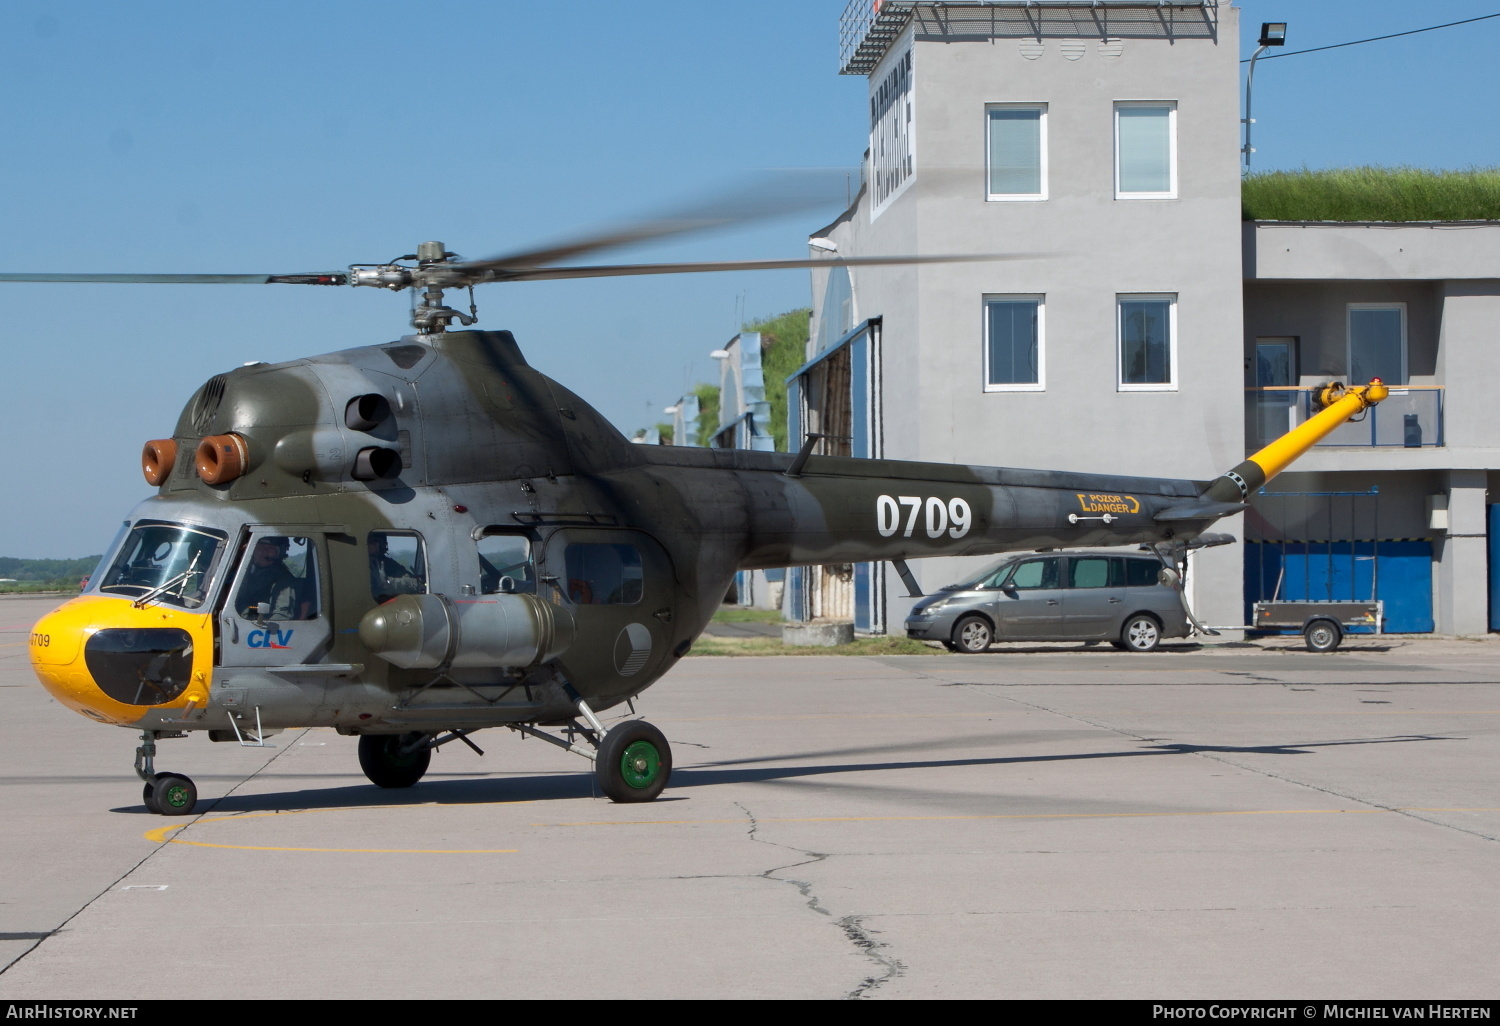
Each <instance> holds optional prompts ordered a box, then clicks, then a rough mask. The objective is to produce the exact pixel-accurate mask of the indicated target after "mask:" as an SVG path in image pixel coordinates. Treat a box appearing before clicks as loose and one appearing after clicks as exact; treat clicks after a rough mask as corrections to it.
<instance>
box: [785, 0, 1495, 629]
mask: <svg viewBox="0 0 1500 1026" xmlns="http://www.w3.org/2000/svg"><path fill="white" fill-rule="evenodd" d="M1238 16H1239V11H1238V10H1237V9H1235V8H1233V7H1231V6H1229V4H1228V3H1227V2H1216V0H1204V2H1198V0H1192V2H1187V0H1182V2H1174V0H1164V2H1160V3H1158V2H1156V0H1150V2H1140V0H1136V2H1128V0H1121V2H1103V0H1101V2H1091V3H1080V2H1069V0H1031V2H1010V0H993V2H982V0H974V2H964V3H958V2H952V0H949V2H933V0H885V2H883V3H878V4H873V5H872V4H870V3H869V2H868V0H856V2H854V3H851V4H850V6H849V9H848V10H847V11H846V13H845V17H844V20H843V25H842V39H843V51H844V52H843V68H842V70H843V71H844V73H848V74H864V75H867V76H868V79H869V83H870V107H869V130H870V149H869V152H868V153H867V154H866V161H865V168H864V175H863V182H862V188H861V190H860V192H859V194H858V196H857V197H856V198H855V200H854V202H853V204H852V205H851V206H850V208H849V209H848V210H847V211H846V212H845V213H844V214H843V215H841V217H840V218H839V219H838V220H837V221H835V222H834V223H833V224H831V225H828V226H827V227H825V228H823V229H821V230H820V231H818V232H816V233H814V235H813V237H812V243H811V247H810V252H811V253H812V254H813V255H814V256H815V257H819V258H822V259H823V260H825V261H826V269H824V268H822V267H820V268H819V269H818V270H816V271H815V272H814V274H813V330H812V332H811V341H810V343H809V351H808V363H807V365H806V366H804V367H803V368H802V369H801V370H799V371H798V372H797V373H796V374H795V375H794V376H793V377H792V379H791V380H790V381H789V383H788V386H789V394H788V402H789V427H790V438H791V441H792V448H793V449H795V448H797V446H798V445H799V444H800V441H801V439H803V438H804V437H805V436H806V435H807V434H809V433H818V434H822V435H825V436H826V437H825V440H824V441H823V443H822V447H821V448H820V449H819V450H818V451H823V452H828V453H834V454H843V455H853V456H872V457H885V458H891V459H912V460H930V461H937V462H956V463H975V464H985V465H999V466H1015V467H1038V468H1049V469H1060V470H1073V471H1086V472H1087V471H1092V472H1103V473H1119V474H1140V475H1151V476H1170V477H1189V478H1199V479H1209V478H1212V477H1214V476H1216V475H1217V474H1219V473H1221V472H1223V471H1224V470H1225V469H1227V468H1229V467H1232V466H1234V465H1235V464H1236V463H1238V462H1239V461H1240V460H1241V459H1243V458H1244V457H1245V455H1246V454H1247V453H1248V452H1253V451H1255V449H1257V448H1259V447H1260V445H1261V444H1262V442H1263V441H1265V440H1268V439H1269V438H1270V437H1274V436H1275V435H1277V434H1280V433H1282V432H1284V431H1285V430H1287V429H1288V428H1289V427H1291V426H1293V425H1295V424H1296V423H1297V422H1298V421H1299V420H1300V419H1302V418H1304V417H1305V416H1306V415H1307V414H1308V412H1309V409H1310V407H1309V398H1310V394H1311V388H1310V386H1312V385H1314V384H1323V383H1326V382H1328V381H1330V380H1335V379H1337V380H1344V381H1348V380H1350V379H1351V377H1352V379H1353V380H1355V381H1356V382H1357V383H1363V382H1364V381H1366V380H1368V378H1369V377H1372V376H1379V377H1382V378H1383V380H1385V381H1386V382H1387V383H1388V384H1390V385H1391V386H1393V388H1394V393H1393V395H1392V397H1391V399H1389V400H1387V401H1386V403H1385V404H1383V405H1382V406H1381V407H1380V408H1378V409H1377V410H1376V411H1372V412H1371V413H1370V414H1369V415H1368V416H1367V417H1366V418H1365V419H1364V420H1362V421H1361V422H1360V423H1358V424H1350V425H1348V426H1346V427H1345V428H1342V429H1340V431H1339V432H1337V433H1336V434H1335V435H1334V436H1333V437H1331V438H1330V439H1328V440H1327V442H1326V443H1325V444H1323V445H1320V446H1319V447H1317V449H1315V450H1314V452H1312V453H1310V454H1309V455H1307V456H1305V457H1304V458H1303V459H1302V460H1301V461H1299V463H1298V464H1297V465H1296V468H1295V469H1296V473H1288V474H1286V475H1283V476H1282V477H1280V478H1278V479H1276V481H1274V482H1272V484H1271V486H1270V487H1268V488H1267V489H1265V490H1264V491H1265V494H1262V495H1258V496H1256V497H1255V498H1254V502H1253V505H1254V508H1253V509H1252V510H1251V512H1250V513H1248V514H1246V515H1245V516H1243V517H1236V518H1233V519H1232V520H1228V521H1225V522H1223V524H1222V525H1221V529H1222V530H1226V531H1228V532H1230V533H1232V534H1233V535H1234V536H1235V537H1237V538H1240V539H1241V540H1242V541H1243V542H1244V544H1242V545H1236V546H1227V547H1223V548H1217V549H1210V550H1205V551H1202V552H1200V553H1198V554H1196V555H1195V556H1194V557H1193V558H1194V562H1193V564H1192V567H1191V573H1190V577H1189V583H1190V598H1191V600H1192V602H1193V605H1194V608H1195V611H1196V612H1197V614H1198V615H1199V617H1200V619H1201V620H1203V621H1204V622H1207V623H1213V624H1225V625H1229V624H1241V623H1245V622H1247V621H1246V616H1247V612H1248V604H1249V603H1250V602H1252V601H1254V600H1255V599H1258V598H1271V597H1277V596H1279V597H1282V598H1369V597H1379V598H1381V599H1382V600H1383V601H1384V602H1385V604H1386V627H1387V629H1388V630H1391V631H1401V632H1423V631H1432V630H1437V631H1439V632H1441V633H1448V634H1477V633H1482V632H1483V631H1485V630H1486V629H1488V628H1489V627H1490V612H1489V610H1490V605H1491V603H1490V602H1489V594H1490V591H1491V590H1492V589H1491V583H1490V577H1489V572H1488V563H1489V560H1488V552H1489V546H1490V535H1491V532H1490V531H1489V529H1488V523H1489V520H1490V519H1492V517H1491V513H1492V511H1491V509H1490V506H1489V503H1488V495H1489V488H1490V485H1491V483H1492V481H1494V479H1495V475H1496V472H1497V468H1500V422H1497V421H1496V418H1494V417H1492V416H1489V412H1490V410H1489V400H1488V399H1487V397H1486V396H1485V392H1486V390H1487V386H1488V383H1489V382H1491V381H1495V380H1497V378H1496V377H1495V376H1494V375H1493V374H1492V371H1493V370H1497V369H1500V368H1494V367H1492V366H1491V364H1493V363H1495V362H1497V361H1500V348H1497V346H1496V340H1495V339H1494V337H1493V336H1494V333H1495V328H1494V327H1493V326H1494V325H1496V324H1497V323H1500V316H1497V315H1500V226H1497V225H1496V224H1495V223H1492V222H1486V223H1476V224H1451V223H1450V224H1443V225H1401V226H1396V225H1348V224H1342V225H1326V224H1324V225H1310V224H1291V223H1268V222H1259V223H1245V222H1243V221H1242V219H1241V205H1240V167H1239V157H1240V151H1239V142H1240V137H1239V132H1240V120H1239V118H1240V112H1239V83H1240V75H1239V26H1238ZM875 254H881V255H890V254H914V255H922V256H931V255H941V254H998V255H1006V256H1009V257H1012V258H1013V259H1006V260H972V261H968V262H961V263H926V264H908V265H899V266H892V267H847V266H844V265H842V264H841V263H840V262H839V258H840V257H841V256H865V255H875ZM1496 483H1500V482H1496ZM1497 533H1500V532H1497ZM1496 562H1497V563H1500V560H1497V561H1496ZM912 569H913V571H914V572H915V573H916V575H917V578H918V581H919V582H920V584H921V586H922V587H923V589H924V590H932V589H934V588H936V587H939V586H941V585H943V584H945V583H948V582H950V581H953V580H956V579H958V578H959V577H960V575H962V574H964V573H966V572H968V571H969V570H971V569H974V566H973V561H971V560H962V559H934V560H923V561H919V562H915V563H913V564H912ZM1494 590H1496V591H1500V588H1497V589H1494ZM912 601H913V600H912V599H910V598H908V597H907V596H906V589H905V588H904V587H903V586H902V585H901V584H900V582H899V579H898V578H897V577H896V575H895V573H894V571H893V570H892V569H891V568H890V567H888V566H886V565H884V564H864V565H855V566H836V567H823V568H806V569H805V570H801V571H794V572H791V573H789V574H788V578H787V582H786V590H785V600H784V609H785V611H786V613H787V615H788V616H789V617H790V618H793V619H802V618H829V619H853V620H854V621H855V623H856V626H857V627H858V628H859V629H861V630H865V631H875V632H879V631H887V630H889V631H899V630H900V629H901V621H902V620H903V619H904V617H905V613H906V610H907V609H908V608H909V607H910V604H911V602H912ZM1497 606H1500V603H1497Z"/></svg>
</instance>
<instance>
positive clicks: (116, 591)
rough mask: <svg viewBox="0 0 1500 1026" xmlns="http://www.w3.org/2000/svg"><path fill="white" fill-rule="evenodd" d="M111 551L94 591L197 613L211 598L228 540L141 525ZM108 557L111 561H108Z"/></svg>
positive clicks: (164, 525)
mask: <svg viewBox="0 0 1500 1026" xmlns="http://www.w3.org/2000/svg"><path fill="white" fill-rule="evenodd" d="M122 533H123V534H124V535H125V537H124V540H123V544H122V543H121V542H120V540H119V539H117V540H116V543H115V544H114V545H113V546H112V547H111V552H112V554H113V556H114V558H113V560H111V561H109V563H108V567H107V569H104V570H103V572H102V573H97V572H96V573H95V574H94V575H93V576H92V577H91V578H90V582H89V583H90V584H91V585H92V586H93V587H92V589H91V590H95V591H97V592H99V593H100V594H104V595H121V596H125V597H128V598H132V599H135V600H136V601H137V602H138V603H140V604H142V605H144V604H145V602H146V601H159V602H163V603H166V604H168V605H174V606H179V607H181V608H183V609H197V608H198V607H199V606H201V605H203V603H204V600H205V599H206V598H207V596H208V590H209V584H210V582H211V581H212V576H211V575H212V574H213V571H214V569H215V564H216V563H217V562H218V560H219V556H220V554H221V553H222V551H223V549H224V547H225V543H226V542H227V540H228V539H227V536H226V535H225V534H224V532H223V531H215V530H206V529H203V528H195V527H189V526H187V525H185V524H175V523H170V522H168V521H164V520H140V521H137V522H136V524H135V525H134V526H133V527H128V531H122ZM107 558H108V557H106V559H107Z"/></svg>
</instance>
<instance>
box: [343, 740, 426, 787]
mask: <svg viewBox="0 0 1500 1026" xmlns="http://www.w3.org/2000/svg"><path fill="white" fill-rule="evenodd" d="M426 737H427V735H426V734H423V733H421V732H420V731H414V732H412V733H410V734H361V735H360V738H359V768H360V769H362V770H364V771H365V776H367V777H369V778H370V783H372V784H374V785H375V786H376V787H410V786H411V785H413V784H415V783H416V782H417V781H418V780H421V779H422V774H424V773H426V772H427V767H428V765H429V764H430V763H431V762H432V749H431V748H426V747H423V748H418V749H416V750H415V751H410V752H403V751H402V749H403V748H406V747H407V746H408V745H412V744H416V743H417V742H419V741H422V740H425V739H426Z"/></svg>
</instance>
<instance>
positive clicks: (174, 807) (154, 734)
mask: <svg viewBox="0 0 1500 1026" xmlns="http://www.w3.org/2000/svg"><path fill="white" fill-rule="evenodd" d="M166 736H175V737H182V736H183V735H181V734H175V735H167V734H164V733H163V732H162V731H157V730H147V731H142V732H141V746H140V747H139V748H137V749H136V750H135V772H136V775H137V776H139V777H140V778H141V779H142V780H144V781H145V782H146V786H145V787H144V788H142V790H141V798H142V800H143V801H145V803H146V811H147V812H155V813H157V814H158V815H162V816H189V815H192V812H193V807H194V806H195V805H197V804H198V788H197V786H196V785H195V784H194V783H193V782H192V781H191V780H190V779H188V778H187V777H185V776H183V775H182V774H181V773H158V772H156V739H157V738H158V737H166Z"/></svg>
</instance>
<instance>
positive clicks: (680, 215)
mask: <svg viewBox="0 0 1500 1026" xmlns="http://www.w3.org/2000/svg"><path fill="white" fill-rule="evenodd" d="M845 184H846V183H845V178H844V172H843V171H833V170H827V169H824V170H804V171H795V172H782V173H776V174H769V175H765V176H763V177H758V178H755V179H752V180H751V181H749V182H748V183H746V184H744V185H742V186H740V187H737V188H734V189H732V190H728V191H725V192H723V193H720V194H719V195H717V196H714V197H711V198H709V199H705V200H698V201H695V202H692V203H688V204H685V205H683V206H682V207H679V208H677V209H675V210H667V211H664V212H663V213H661V214H658V215H656V216H655V217H649V218H644V219H642V220H640V221H630V222H626V223H624V224H620V225H616V226H615V227H613V228H606V229H603V230H601V231H599V232H594V233H590V234H588V235H582V236H579V237H578V238H575V239H571V240H565V241H562V242H558V243H554V244H553V245H550V246H544V247H538V248H536V249H528V250H522V251H520V252H516V253H506V254H503V255H501V256H495V257H489V258H486V259H484V260H466V261H463V262H461V263H458V264H455V265H454V266H455V267H458V268H461V269H462V270H464V271H471V272H473V271H486V270H492V269H504V268H515V267H526V268H532V267H541V266H543V265H546V264H555V263H557V262H558V261H560V260H570V259H572V258H574V257H579V256H582V255H584V254H585V253H596V252H598V251H599V250H602V249H611V248H614V247H617V246H626V245H630V244H631V243H635V242H645V241H647V240H650V239H659V238H663V237H665V236H668V235H685V234H688V233H690V232H697V231H707V230H709V229H716V228H728V227H731V226H733V225H739V224H748V223H751V222H753V221H766V220H770V219H772V218H776V217H783V216H787V215H790V214H799V213H802V212H803V211H806V210H811V209H814V208H817V207H828V206H840V205H842V203H843V201H844V197H843V194H842V193H840V192H838V191H837V187H840V186H844V185H845ZM660 273H667V272H660ZM513 280H514V279H513Z"/></svg>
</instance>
